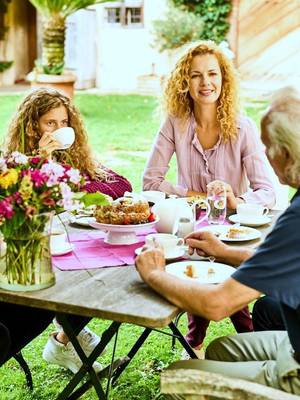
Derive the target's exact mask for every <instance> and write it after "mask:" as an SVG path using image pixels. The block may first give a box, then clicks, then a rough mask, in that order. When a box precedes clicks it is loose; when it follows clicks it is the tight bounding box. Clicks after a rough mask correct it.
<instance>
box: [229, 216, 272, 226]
mask: <svg viewBox="0 0 300 400" xmlns="http://www.w3.org/2000/svg"><path fill="white" fill-rule="evenodd" d="M229 221H231V222H234V223H240V224H241V225H246V226H260V225H265V224H268V223H270V222H271V221H272V218H271V217H269V216H268V215H258V216H249V217H248V216H245V215H239V214H234V215H230V217H229Z"/></svg>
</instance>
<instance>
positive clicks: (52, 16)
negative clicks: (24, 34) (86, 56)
mask: <svg viewBox="0 0 300 400" xmlns="http://www.w3.org/2000/svg"><path fill="white" fill-rule="evenodd" d="M105 1H107V0H68V1H66V0H30V2H31V3H32V4H33V6H34V7H35V8H36V9H37V11H38V12H39V13H40V14H41V15H42V17H43V40H42V43H43V44H42V68H43V72H44V73H46V74H58V75H59V74H61V73H62V72H63V67H64V57H65V31H66V18H67V17H68V16H69V15H71V14H73V13H74V12H75V11H78V10H80V9H82V8H86V7H88V6H90V5H93V4H99V3H104V2H105Z"/></svg>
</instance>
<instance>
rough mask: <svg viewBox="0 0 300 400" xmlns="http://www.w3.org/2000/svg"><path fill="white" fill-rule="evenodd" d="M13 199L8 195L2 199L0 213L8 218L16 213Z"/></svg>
mask: <svg viewBox="0 0 300 400" xmlns="http://www.w3.org/2000/svg"><path fill="white" fill-rule="evenodd" d="M11 200H12V199H11V197H7V198H6V199H4V200H1V201H0V215H2V216H3V217H4V218H7V219H11V218H12V217H13V215H14V210H13V205H12V203H11Z"/></svg>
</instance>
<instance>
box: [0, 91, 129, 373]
mask: <svg viewBox="0 0 300 400" xmlns="http://www.w3.org/2000/svg"><path fill="white" fill-rule="evenodd" d="M5 151H6V152H13V151H20V152H23V153H25V154H28V155H32V154H40V155H41V156H43V157H46V158H54V159H55V160H56V161H57V162H59V163H63V164H71V165H72V166H73V167H74V168H77V169H79V170H80V171H81V173H82V174H84V175H85V177H86V179H87V180H88V182H87V183H86V184H85V185H84V186H83V188H82V190H83V191H87V192H97V191H99V192H101V193H104V194H107V195H109V196H111V197H112V198H114V199H116V198H118V197H121V196H123V194H124V193H125V192H126V191H131V190H132V188H131V185H130V183H129V182H128V180H127V179H126V178H124V177H122V176H120V175H118V174H117V173H115V172H113V171H112V170H109V169H107V168H106V167H104V166H103V165H101V164H100V163H99V162H97V161H96V160H95V159H94V158H93V156H92V152H91V149H90V146H89V144H88V139H87V133H86V131H85V128H84V125H83V122H82V119H81V116H80V113H79V111H78V110H77V108H76V107H75V106H74V105H73V104H71V102H70V99H69V98H68V97H66V96H64V95H63V94H61V93H60V92H58V91H56V90H53V89H49V88H41V89H37V90H34V91H32V92H30V93H29V94H28V95H27V96H26V97H25V99H24V100H23V101H22V103H21V104H20V105H19V107H18V110H17V113H16V115H15V116H14V117H13V119H12V121H11V124H10V126H9V131H8V135H7V138H6V145H5ZM16 312H17V310H16ZM41 312H42V311H41ZM54 322H55V323H56V325H57V328H58V332H54V333H53V334H51V335H50V338H49V340H48V342H47V345H46V347H45V349H44V352H43V357H44V359H45V360H46V361H48V362H51V363H54V364H58V365H60V366H62V367H65V368H68V369H70V370H71V371H72V372H74V373H75V372H77V371H78V370H79V369H80V367H81V365H82V362H81V360H80V358H79V357H78V355H77V353H76V351H75V349H74V347H73V345H72V343H71V342H70V341H69V339H68V337H67V336H66V334H65V333H64V331H63V330H62V329H61V327H60V325H59V323H58V322H57V321H56V320H55V321H54ZM69 322H70V324H71V325H72V326H73V329H74V330H75V332H76V333H77V334H78V336H77V338H78V341H79V342H80V344H81V346H82V348H83V350H84V351H85V353H86V354H87V355H89V354H90V353H91V352H92V350H93V349H94V347H95V346H96V345H97V344H98V343H99V341H100V338H99V337H98V336H97V335H96V334H95V333H93V332H91V331H90V330H89V329H88V328H85V325H86V324H87V323H88V322H89V318H84V317H80V316H77V315H70V316H69ZM33 330H34V329H33ZM94 368H95V369H96V370H97V371H99V370H100V369H101V366H100V364H99V363H97V362H95V363H94Z"/></svg>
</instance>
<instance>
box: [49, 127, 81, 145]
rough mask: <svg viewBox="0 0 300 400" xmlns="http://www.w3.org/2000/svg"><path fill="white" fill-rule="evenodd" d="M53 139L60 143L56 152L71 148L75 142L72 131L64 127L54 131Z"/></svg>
mask: <svg viewBox="0 0 300 400" xmlns="http://www.w3.org/2000/svg"><path fill="white" fill-rule="evenodd" d="M52 135H53V137H54V138H55V140H57V141H58V142H59V143H61V147H60V148H59V149H58V150H66V149H68V148H69V147H71V146H72V144H73V143H74V140H75V132H74V129H73V128H71V127H70V126H64V127H62V128H59V129H56V131H54V132H52Z"/></svg>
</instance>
